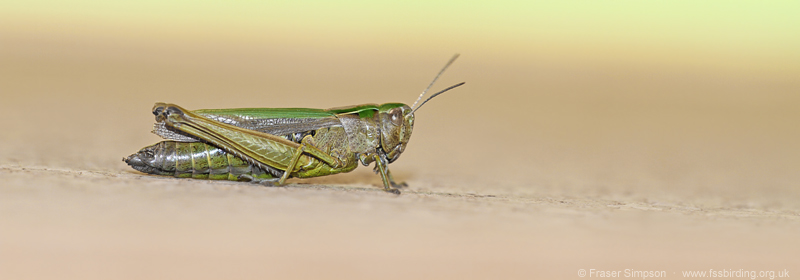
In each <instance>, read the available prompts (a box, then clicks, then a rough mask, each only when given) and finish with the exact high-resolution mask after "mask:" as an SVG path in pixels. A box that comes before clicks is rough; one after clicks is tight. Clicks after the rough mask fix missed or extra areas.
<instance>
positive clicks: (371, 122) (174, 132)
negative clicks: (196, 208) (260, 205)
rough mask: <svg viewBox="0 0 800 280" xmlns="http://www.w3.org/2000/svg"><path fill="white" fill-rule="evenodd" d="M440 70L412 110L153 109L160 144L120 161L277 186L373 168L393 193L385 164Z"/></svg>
mask: <svg viewBox="0 0 800 280" xmlns="http://www.w3.org/2000/svg"><path fill="white" fill-rule="evenodd" d="M456 58H458V55H457V54H456V55H455V56H453V58H451V59H450V61H448V62H447V64H445V66H444V68H442V70H441V71H439V74H437V75H436V77H435V78H434V79H433V81H432V82H431V83H430V85H429V86H428V87H427V88H426V89H425V90H424V91H423V92H422V94H420V96H419V97H418V98H417V100H416V101H415V102H414V104H413V105H412V106H408V105H406V104H402V103H386V104H382V105H377V104H364V105H356V106H349V107H341V108H332V109H327V110H323V109H308V108H245V109H212V110H195V111H189V110H186V109H184V108H181V107H180V106H177V105H174V104H166V103H156V104H155V106H154V107H153V114H154V115H155V116H156V124H155V125H154V128H153V133H155V134H157V135H159V136H161V137H162V138H164V139H166V141H162V142H159V143H157V144H154V145H151V146H147V147H144V148H142V149H141V150H139V152H137V153H135V154H132V155H130V156H128V157H127V158H123V161H124V162H125V163H127V164H128V165H130V166H131V167H133V169H136V170H138V171H141V172H144V173H149V174H156V175H167V176H175V177H179V178H195V179H210V180H233V181H251V182H255V183H265V184H277V185H283V184H284V183H285V182H286V179H288V178H292V177H297V178H309V177H317V176H325V175H330V174H336V173H344V172H350V171H352V170H353V169H355V168H356V167H357V166H358V162H361V164H363V165H364V166H368V165H369V164H371V163H372V162H375V169H374V170H375V173H378V174H380V175H381V179H382V180H383V187H384V190H385V191H387V192H391V193H395V194H399V193H400V191H399V190H398V188H400V187H404V186H406V185H405V183H402V184H398V183H396V182H395V181H394V178H392V173H391V172H389V169H388V164H390V163H392V162H394V161H395V160H397V158H398V157H399V156H400V154H401V153H402V152H403V151H404V150H405V148H406V145H408V140H409V138H410V137H411V131H412V129H413V128H414V112H416V111H417V110H419V108H420V107H422V105H424V104H425V103H427V102H428V101H429V100H431V99H432V98H434V97H436V96H438V95H439V94H442V93H444V92H446V91H448V90H451V89H453V88H455V87H458V86H461V85H463V84H464V83H463V82H462V83H459V84H456V85H453V86H451V87H448V88H446V89H444V90H442V91H439V92H437V93H435V94H433V95H431V96H430V97H429V98H428V99H426V100H425V101H424V102H422V103H420V105H419V106H418V107H415V106H416V105H417V103H419V101H420V100H421V99H422V97H423V96H424V95H425V93H426V92H427V91H428V90H429V89H430V88H431V87H432V86H433V84H434V83H435V82H436V80H437V79H439V76H441V75H442V73H444V71H445V70H446V69H447V67H449V66H450V64H452V63H453V61H455V59H456Z"/></svg>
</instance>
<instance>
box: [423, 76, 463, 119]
mask: <svg viewBox="0 0 800 280" xmlns="http://www.w3.org/2000/svg"><path fill="white" fill-rule="evenodd" d="M466 83H467V82H460V83H458V84H455V85H452V86H450V87H449V88H446V89H443V90H442V91H440V92H437V93H434V94H433V95H431V97H428V99H425V101H424V102H422V104H419V107H417V109H414V110H413V111H411V114H412V115H413V114H414V112H416V111H417V110H419V108H422V105H425V103H428V100H431V99H433V98H434V97H436V96H438V95H439V94H442V93H444V92H445V91H448V90H451V89H454V88H457V87H460V86H461V85H463V84H466Z"/></svg>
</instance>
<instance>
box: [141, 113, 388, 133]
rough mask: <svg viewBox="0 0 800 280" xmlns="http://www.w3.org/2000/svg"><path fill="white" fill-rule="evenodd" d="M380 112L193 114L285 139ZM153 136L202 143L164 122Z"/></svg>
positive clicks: (156, 127)
mask: <svg viewBox="0 0 800 280" xmlns="http://www.w3.org/2000/svg"><path fill="white" fill-rule="evenodd" d="M377 111H378V105H376V104H363V105H355V106H348V107H339V108H332V109H327V110H323V109H311V108H238V109H202V110H194V111H191V112H192V113H195V114H197V115H200V116H203V117H205V118H208V119H210V120H213V121H217V122H221V123H225V124H230V125H233V126H237V127H241V128H244V129H249V130H255V131H259V132H264V133H267V134H272V135H278V136H283V135H289V134H293V133H299V132H305V131H311V130H317V129H320V128H324V127H333V126H341V125H342V122H341V121H340V120H339V118H338V117H337V115H341V114H358V115H359V116H360V117H362V118H371V117H372V116H373V115H374V114H375V113H376V112H377ZM153 133H155V134H157V135H159V136H161V137H163V138H165V139H170V140H175V141H180V142H196V141H198V139H197V138H195V137H193V136H191V135H185V134H184V133H180V132H177V131H175V130H172V129H168V128H167V127H166V126H165V125H164V123H163V122H159V123H156V124H155V125H154V126H153Z"/></svg>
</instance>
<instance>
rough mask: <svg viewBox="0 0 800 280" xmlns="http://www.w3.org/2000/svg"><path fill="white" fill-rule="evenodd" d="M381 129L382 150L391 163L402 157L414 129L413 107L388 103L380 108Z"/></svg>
mask: <svg viewBox="0 0 800 280" xmlns="http://www.w3.org/2000/svg"><path fill="white" fill-rule="evenodd" d="M378 120H379V122H380V128H381V149H382V150H383V152H384V153H385V155H386V159H387V160H388V161H389V162H390V163H391V162H394V161H395V160H397V158H398V157H400V154H401V153H403V151H405V149H406V145H408V139H410V138H411V131H412V130H413V129H414V114H413V113H412V112H411V107H409V106H408V105H406V104H402V103H386V104H383V105H381V106H380V107H379V108H378Z"/></svg>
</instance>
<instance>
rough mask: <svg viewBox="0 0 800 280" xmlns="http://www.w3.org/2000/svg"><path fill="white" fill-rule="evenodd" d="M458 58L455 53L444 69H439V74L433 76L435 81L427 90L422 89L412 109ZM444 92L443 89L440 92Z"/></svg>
mask: <svg viewBox="0 0 800 280" xmlns="http://www.w3.org/2000/svg"><path fill="white" fill-rule="evenodd" d="M456 58H458V54H455V55H453V58H450V61H448V62H447V64H445V65H444V67H443V68H442V70H441V71H439V74H436V77H435V78H433V81H431V84H430V85H428V87H427V88H425V90H423V91H422V94H420V95H419V97H417V101H414V105H411V108H412V109H414V106H417V103H419V101H420V100H421V99H422V96H423V95H425V93H426V92H428V90H429V89H431V87H432V86H433V83H436V80H438V79H439V76H441V75H442V73H444V70H447V67H450V64H453V61H456ZM445 91H447V90H445ZM442 92H444V91H441V92H439V93H442ZM439 93H437V94H439ZM428 100H430V98H428ZM428 100H425V102H427V101H428ZM425 102H422V103H423V104H424V103H425ZM419 106H420V107H422V105H419ZM414 111H416V109H414Z"/></svg>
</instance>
